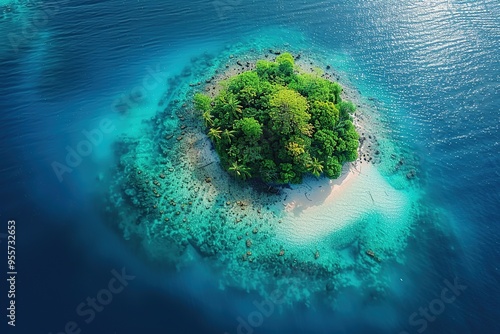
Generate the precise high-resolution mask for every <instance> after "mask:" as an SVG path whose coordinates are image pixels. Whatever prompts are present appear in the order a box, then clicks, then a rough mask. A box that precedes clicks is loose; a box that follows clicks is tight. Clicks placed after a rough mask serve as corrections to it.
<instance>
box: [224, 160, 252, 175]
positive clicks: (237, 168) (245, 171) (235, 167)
mask: <svg viewBox="0 0 500 334" xmlns="http://www.w3.org/2000/svg"><path fill="white" fill-rule="evenodd" d="M228 170H229V171H230V172H233V173H234V174H235V175H236V176H238V177H240V178H241V179H243V180H246V179H247V178H249V177H251V176H252V175H251V174H250V168H248V167H247V166H245V165H244V164H241V165H240V164H238V162H236V161H235V162H233V163H232V165H231V167H229V168H228Z"/></svg>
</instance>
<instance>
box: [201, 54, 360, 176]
mask: <svg viewBox="0 0 500 334" xmlns="http://www.w3.org/2000/svg"><path fill="white" fill-rule="evenodd" d="M220 84H221V89H220V91H219V92H218V94H217V96H215V97H214V98H211V97H209V96H207V95H204V94H201V93H198V94H196V95H195V97H194V105H195V108H196V110H198V112H200V114H201V117H202V118H203V121H204V123H205V126H206V128H207V135H208V137H209V138H210V139H211V141H212V143H213V145H214V147H215V150H216V151H217V153H218V155H219V158H220V162H221V165H222V167H223V168H224V169H225V170H227V171H228V172H229V173H231V174H232V175H234V176H236V177H237V178H239V179H242V180H245V179H250V178H255V179H259V180H262V181H264V182H266V183H269V184H288V183H301V182H302V179H303V177H304V176H305V175H307V174H312V175H314V176H317V177H319V176H320V175H325V176H327V177H328V178H330V179H335V178H338V177H339V176H340V174H341V171H342V165H343V164H344V163H346V162H350V161H354V160H356V159H357V157H358V155H357V150H358V146H359V135H358V133H357V132H356V129H355V127H354V124H353V122H352V116H351V115H352V114H353V113H354V111H355V105H354V104H353V103H352V102H349V101H343V100H342V98H341V92H342V87H341V86H340V85H339V84H338V83H337V82H333V81H330V80H327V79H325V78H322V77H321V76H320V75H319V74H318V73H306V72H305V71H304V70H302V69H301V68H300V67H298V66H297V65H295V61H294V57H293V56H292V55H291V54H290V53H283V54H280V55H279V56H278V57H276V60H275V61H268V60H258V61H257V62H256V63H255V69H251V70H248V71H245V72H243V73H241V74H238V75H235V76H233V77H231V78H229V79H228V80H225V81H223V82H221V83H220Z"/></svg>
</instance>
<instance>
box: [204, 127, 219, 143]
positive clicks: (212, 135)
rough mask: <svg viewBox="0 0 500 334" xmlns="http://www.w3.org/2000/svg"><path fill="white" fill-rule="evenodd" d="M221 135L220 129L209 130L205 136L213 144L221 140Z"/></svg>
mask: <svg viewBox="0 0 500 334" xmlns="http://www.w3.org/2000/svg"><path fill="white" fill-rule="evenodd" d="M221 133H222V130H221V129H220V128H210V130H208V134H207V135H208V138H210V139H212V141H213V142H218V141H219V140H220V139H221Z"/></svg>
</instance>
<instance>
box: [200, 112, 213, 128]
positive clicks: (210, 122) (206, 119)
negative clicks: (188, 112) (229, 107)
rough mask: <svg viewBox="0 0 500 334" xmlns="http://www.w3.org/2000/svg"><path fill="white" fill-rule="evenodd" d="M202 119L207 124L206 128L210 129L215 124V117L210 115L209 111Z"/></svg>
mask: <svg viewBox="0 0 500 334" xmlns="http://www.w3.org/2000/svg"><path fill="white" fill-rule="evenodd" d="M201 117H202V118H203V121H204V122H205V126H206V127H209V126H211V125H213V124H214V120H213V118H214V116H213V115H212V114H211V113H210V111H209V110H207V111H205V112H204V113H203V114H202V115H201Z"/></svg>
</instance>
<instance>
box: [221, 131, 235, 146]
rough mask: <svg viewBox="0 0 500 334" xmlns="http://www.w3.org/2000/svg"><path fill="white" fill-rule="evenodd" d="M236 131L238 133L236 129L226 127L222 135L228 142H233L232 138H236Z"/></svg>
mask: <svg viewBox="0 0 500 334" xmlns="http://www.w3.org/2000/svg"><path fill="white" fill-rule="evenodd" d="M235 133H236V131H234V130H229V129H225V130H224V131H223V132H222V136H223V137H224V138H225V139H226V140H227V142H228V143H230V144H231V139H233V138H234V134H235Z"/></svg>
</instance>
